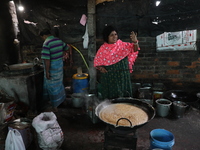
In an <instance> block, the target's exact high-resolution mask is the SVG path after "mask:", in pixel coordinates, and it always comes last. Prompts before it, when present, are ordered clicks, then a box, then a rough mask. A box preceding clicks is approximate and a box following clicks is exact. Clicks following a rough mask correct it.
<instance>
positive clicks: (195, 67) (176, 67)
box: [132, 37, 200, 90]
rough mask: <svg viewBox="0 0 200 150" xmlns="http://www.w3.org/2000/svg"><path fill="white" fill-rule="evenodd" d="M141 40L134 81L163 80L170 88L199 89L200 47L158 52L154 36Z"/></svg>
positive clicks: (151, 81) (150, 81)
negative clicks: (190, 49) (195, 49)
mask: <svg viewBox="0 0 200 150" xmlns="http://www.w3.org/2000/svg"><path fill="white" fill-rule="evenodd" d="M139 41H140V42H139V43H140V48H141V51H140V53H139V56H138V59H137V60H136V62H135V65H134V72H133V74H132V81H133V82H140V83H145V82H148V83H155V82H159V83H160V82H161V83H164V84H165V85H166V86H167V87H168V88H169V89H172V88H173V89H175V88H178V89H186V90H190V89H194V90H198V88H199V83H200V57H199V49H198V50H197V51H173V52H156V39H155V38H154V37H141V38H139Z"/></svg>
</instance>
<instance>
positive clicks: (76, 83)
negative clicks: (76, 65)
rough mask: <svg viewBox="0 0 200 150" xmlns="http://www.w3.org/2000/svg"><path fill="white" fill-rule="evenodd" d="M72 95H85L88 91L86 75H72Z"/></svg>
mask: <svg viewBox="0 0 200 150" xmlns="http://www.w3.org/2000/svg"><path fill="white" fill-rule="evenodd" d="M72 78H73V86H72V87H73V93H86V92H87V90H88V74H82V75H78V74H74V75H73V77H72Z"/></svg>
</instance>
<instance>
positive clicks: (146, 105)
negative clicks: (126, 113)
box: [95, 97, 155, 130]
mask: <svg viewBox="0 0 200 150" xmlns="http://www.w3.org/2000/svg"><path fill="white" fill-rule="evenodd" d="M116 103H128V104H130V105H133V106H136V107H138V108H140V109H142V110H143V111H145V112H146V114H147V115H148V120H147V122H145V123H143V124H139V125H134V126H133V125H132V124H131V122H130V121H129V122H130V126H122V125H118V121H119V120H120V119H124V118H119V120H118V121H117V122H116V124H111V123H108V122H106V121H104V120H102V119H101V118H100V113H101V111H102V110H103V109H104V108H105V107H107V106H110V105H113V104H116ZM95 114H96V116H97V117H99V119H100V120H102V121H103V122H105V123H106V124H107V125H109V126H111V127H114V128H117V129H119V130H129V129H136V128H139V127H141V126H143V125H145V124H146V123H148V122H149V121H150V120H152V119H153V118H154V116H155V109H154V107H153V106H152V105H150V104H149V103H146V102H143V101H140V100H138V99H134V98H131V97H130V98H129V97H128V98H125V97H124V98H117V99H112V100H105V101H103V102H101V103H100V104H99V105H97V107H96V109H95ZM125 119H126V118H125Z"/></svg>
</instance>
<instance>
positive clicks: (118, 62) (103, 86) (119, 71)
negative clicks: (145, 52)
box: [94, 26, 140, 99]
mask: <svg viewBox="0 0 200 150" xmlns="http://www.w3.org/2000/svg"><path fill="white" fill-rule="evenodd" d="M130 38H131V41H132V43H129V42H123V41H121V40H120V39H118V32H117V30H116V29H115V28H114V27H112V26H107V27H105V29H104V30H103V39H104V41H105V42H104V44H103V45H101V46H100V48H99V50H98V51H97V54H96V56H95V58H94V67H96V68H97V69H98V70H99V71H100V72H101V75H100V83H99V85H98V93H100V95H101V99H113V98H118V97H132V84H131V77H130V73H132V71H133V70H132V66H133V65H134V62H135V60H136V58H137V56H138V50H139V49H140V48H139V45H138V40H137V34H135V33H134V32H131V34H130Z"/></svg>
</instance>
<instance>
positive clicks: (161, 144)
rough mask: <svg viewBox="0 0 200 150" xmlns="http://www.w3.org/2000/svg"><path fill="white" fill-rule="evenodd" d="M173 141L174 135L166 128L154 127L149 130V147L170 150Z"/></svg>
mask: <svg viewBox="0 0 200 150" xmlns="http://www.w3.org/2000/svg"><path fill="white" fill-rule="evenodd" d="M174 143H175V138H174V135H173V134H172V133H171V132H169V131H168V130H165V129H154V130H152V131H151V132H150V147H151V149H157V148H158V149H163V150H172V147H173V145H174Z"/></svg>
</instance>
